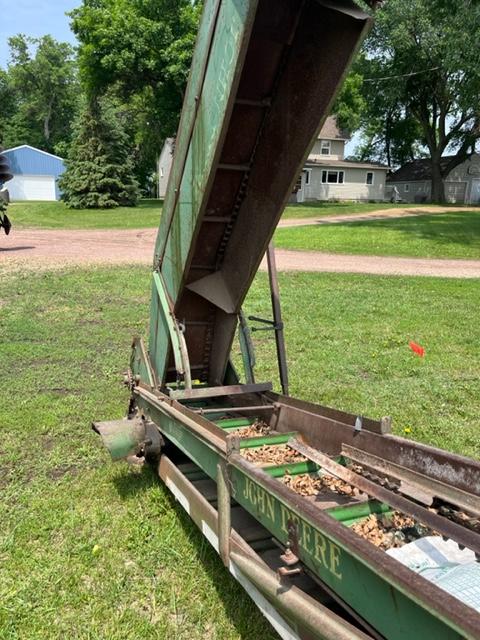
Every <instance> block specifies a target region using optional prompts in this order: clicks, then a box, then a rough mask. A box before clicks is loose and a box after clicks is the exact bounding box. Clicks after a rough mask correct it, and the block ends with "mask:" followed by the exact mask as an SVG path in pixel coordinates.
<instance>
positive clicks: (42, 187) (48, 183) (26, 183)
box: [5, 175, 57, 200]
mask: <svg viewBox="0 0 480 640" xmlns="http://www.w3.org/2000/svg"><path fill="white" fill-rule="evenodd" d="M5 186H6V187H7V189H8V192H9V193H10V200H56V199H57V198H56V193H55V178H54V177H53V176H24V175H22V176H18V175H17V176H14V177H13V178H12V180H10V181H9V182H7V183H6V185H5Z"/></svg>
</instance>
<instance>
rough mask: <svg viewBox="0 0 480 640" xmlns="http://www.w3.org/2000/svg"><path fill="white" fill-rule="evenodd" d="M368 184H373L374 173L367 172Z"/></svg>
mask: <svg viewBox="0 0 480 640" xmlns="http://www.w3.org/2000/svg"><path fill="white" fill-rule="evenodd" d="M366 183H367V184H373V171H367V180H366Z"/></svg>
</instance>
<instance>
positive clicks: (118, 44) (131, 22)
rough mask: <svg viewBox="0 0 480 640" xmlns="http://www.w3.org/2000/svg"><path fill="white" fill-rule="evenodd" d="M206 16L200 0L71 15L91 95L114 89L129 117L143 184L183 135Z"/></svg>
mask: <svg viewBox="0 0 480 640" xmlns="http://www.w3.org/2000/svg"><path fill="white" fill-rule="evenodd" d="M200 10H201V3H200V2H195V1H192V0H83V3H82V5H81V6H80V7H79V8H78V9H75V10H74V11H72V13H71V14H70V15H71V17H72V23H71V24H72V30H73V31H74V33H75V35H76V36H77V38H78V41H79V43H80V47H79V66H80V73H81V78H82V81H83V82H84V85H85V87H86V90H87V94H88V95H89V96H95V95H101V94H103V93H105V92H106V91H112V89H113V90H114V91H115V92H116V94H117V96H118V97H119V98H120V99H121V100H122V102H123V104H124V105H125V106H126V108H127V109H128V111H129V126H130V132H131V135H132V137H133V138H134V140H135V146H136V151H135V163H136V168H137V175H138V177H139V178H140V179H141V181H142V182H144V181H145V179H146V176H147V174H148V173H150V172H152V171H153V170H154V168H155V161H156V158H157V157H158V154H159V153H160V150H161V148H162V145H163V141H164V139H165V138H166V137H168V136H171V135H173V134H175V132H176V129H177V126H178V120H179V115H180V111H181V107H182V102H183V97H184V93H185V87H186V83H187V78H188V73H189V69H190V63H191V59H192V53H193V48H194V44H195V37H196V33H197V28H198V20H199V16H200Z"/></svg>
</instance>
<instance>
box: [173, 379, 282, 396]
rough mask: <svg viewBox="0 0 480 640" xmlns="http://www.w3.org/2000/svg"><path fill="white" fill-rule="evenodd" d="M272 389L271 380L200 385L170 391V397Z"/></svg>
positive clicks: (259, 391)
mask: <svg viewBox="0 0 480 640" xmlns="http://www.w3.org/2000/svg"><path fill="white" fill-rule="evenodd" d="M271 390H272V383H271V382H259V383H256V384H231V385H224V386H219V387H200V388H198V389H182V390H180V391H173V390H172V391H170V397H172V398H176V399H177V400H194V399H200V398H203V399H206V398H218V397H221V396H230V395H237V394H245V393H263V392H265V391H271Z"/></svg>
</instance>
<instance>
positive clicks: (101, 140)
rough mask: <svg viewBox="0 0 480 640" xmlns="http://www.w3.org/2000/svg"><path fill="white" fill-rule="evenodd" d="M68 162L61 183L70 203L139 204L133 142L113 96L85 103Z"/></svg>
mask: <svg viewBox="0 0 480 640" xmlns="http://www.w3.org/2000/svg"><path fill="white" fill-rule="evenodd" d="M66 165H67V168H66V171H65V173H64V174H63V175H62V176H61V178H60V181H59V186H60V189H61V190H62V199H63V200H64V201H65V202H66V204H67V205H68V206H69V207H72V208H74V209H97V208H98V209H109V208H113V207H118V206H127V207H128V206H131V207H133V206H135V205H136V204H137V202H138V197H139V192H138V184H137V182H136V180H135V178H134V177H133V173H134V172H133V162H132V156H131V144H130V142H129V139H128V136H127V134H126V133H125V129H124V123H123V122H122V114H121V111H120V110H119V108H118V107H116V106H115V105H114V104H112V102H111V101H110V100H107V99H103V100H98V99H92V100H91V101H89V102H88V103H86V105H85V107H84V109H83V111H82V112H81V114H80V116H79V118H78V121H77V123H76V125H75V130H74V136H73V140H72V144H71V146H70V152H69V155H68V158H67V162H66Z"/></svg>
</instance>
